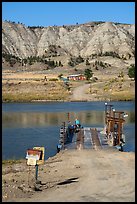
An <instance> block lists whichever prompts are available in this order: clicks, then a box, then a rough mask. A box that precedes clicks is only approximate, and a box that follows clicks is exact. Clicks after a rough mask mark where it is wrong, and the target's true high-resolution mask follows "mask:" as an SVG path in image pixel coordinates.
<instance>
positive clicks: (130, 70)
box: [128, 64, 135, 79]
mask: <svg viewBox="0 0 137 204" xmlns="http://www.w3.org/2000/svg"><path fill="white" fill-rule="evenodd" d="M128 76H129V77H130V78H134V79H135V65H134V64H131V65H130V66H129V68H128Z"/></svg>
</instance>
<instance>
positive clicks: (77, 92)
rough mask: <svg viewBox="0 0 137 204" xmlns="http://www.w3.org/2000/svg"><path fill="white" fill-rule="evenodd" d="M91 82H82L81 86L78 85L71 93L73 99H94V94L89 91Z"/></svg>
mask: <svg viewBox="0 0 137 204" xmlns="http://www.w3.org/2000/svg"><path fill="white" fill-rule="evenodd" d="M89 89H90V84H82V85H81V86H79V87H76V88H75V89H74V90H73V93H72V95H71V99H70V100H72V101H86V100H88V101H90V100H92V99H93V96H92V95H91V94H90V92H89Z"/></svg>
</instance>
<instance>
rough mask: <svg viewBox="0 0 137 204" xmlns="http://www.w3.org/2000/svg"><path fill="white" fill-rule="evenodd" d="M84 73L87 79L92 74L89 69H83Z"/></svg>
mask: <svg viewBox="0 0 137 204" xmlns="http://www.w3.org/2000/svg"><path fill="white" fill-rule="evenodd" d="M84 75H85V77H86V80H89V79H90V78H91V77H92V76H93V72H92V70H91V69H85V72H84Z"/></svg>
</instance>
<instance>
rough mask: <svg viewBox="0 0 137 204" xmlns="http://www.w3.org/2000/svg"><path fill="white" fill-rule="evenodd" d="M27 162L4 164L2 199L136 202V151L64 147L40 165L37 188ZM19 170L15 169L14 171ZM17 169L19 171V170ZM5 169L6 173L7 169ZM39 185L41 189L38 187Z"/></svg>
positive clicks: (11, 200)
mask: <svg viewBox="0 0 137 204" xmlns="http://www.w3.org/2000/svg"><path fill="white" fill-rule="evenodd" d="M28 169H29V167H28V166H26V165H25V164H18V165H16V166H15V165H13V166H9V170H11V171H9V172H8V171H7V173H6V168H5V169H4V167H3V176H2V183H3V187H2V190H3V194H2V197H3V201H5V202H6V201H10V202H21V201H23V202H34V201H35V202H69V201H70V202H80V201H81V202H134V201H135V154H134V152H120V151H118V150H113V151H112V150H110V149H109V150H104V149H103V150H91V149H82V150H64V151H61V152H59V153H58V154H57V155H56V156H54V157H52V158H49V159H48V160H47V161H46V162H45V164H44V165H41V166H39V174H38V179H39V180H40V181H41V184H40V186H39V188H38V187H37V191H34V190H33V188H32V187H28V178H29V185H32V184H33V177H34V173H35V171H34V168H33V167H32V168H31V173H30V174H29V172H28ZM15 170H16V171H15ZM17 170H18V171H17ZM4 172H5V173H4ZM38 189H39V191H38Z"/></svg>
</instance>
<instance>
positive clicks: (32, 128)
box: [2, 101, 135, 160]
mask: <svg viewBox="0 0 137 204" xmlns="http://www.w3.org/2000/svg"><path fill="white" fill-rule="evenodd" d="M104 104H105V102H41V103H40V102H39V103H36V102H35V103H3V104H2V159H23V158H25V156H26V151H27V149H29V148H33V147H36V146H38V147H39V146H40V147H45V160H46V159H48V158H49V157H52V156H54V155H55V154H56V146H57V144H58V141H59V130H60V126H61V125H62V122H67V121H68V113H69V120H70V121H71V122H72V123H74V120H75V118H78V119H79V120H80V122H81V124H82V126H84V127H102V128H103V127H104V117H105V110H104V109H105V105H104ZM110 104H112V105H113V107H114V108H115V109H116V110H117V111H124V112H125V113H127V114H128V117H126V118H125V123H124V126H123V133H124V134H125V137H126V144H125V146H124V151H135V102H134V101H130V102H127V101H125V102H123V101H120V102H110Z"/></svg>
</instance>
